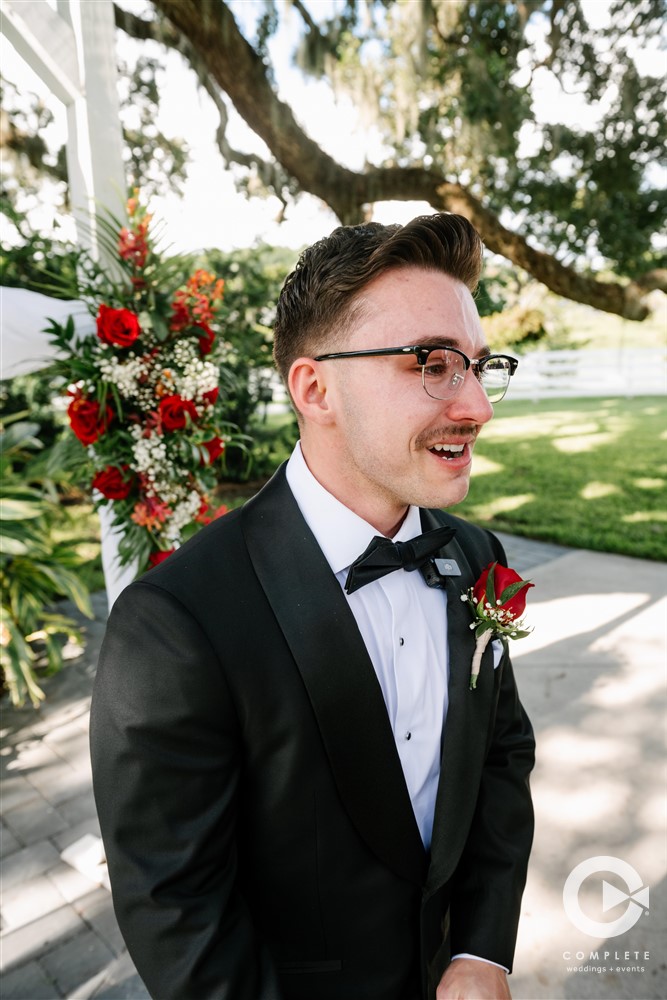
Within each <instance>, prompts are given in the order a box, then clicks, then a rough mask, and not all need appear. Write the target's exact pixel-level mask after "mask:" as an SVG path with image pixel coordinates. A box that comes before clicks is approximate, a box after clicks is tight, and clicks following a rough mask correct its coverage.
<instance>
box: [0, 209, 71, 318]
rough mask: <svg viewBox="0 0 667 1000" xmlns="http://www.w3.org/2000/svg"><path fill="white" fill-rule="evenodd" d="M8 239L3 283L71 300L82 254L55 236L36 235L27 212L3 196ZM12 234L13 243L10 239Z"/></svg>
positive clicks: (0, 269)
mask: <svg viewBox="0 0 667 1000" xmlns="http://www.w3.org/2000/svg"><path fill="white" fill-rule="evenodd" d="M0 217H1V218H2V226H3V232H4V234H5V239H4V240H3V243H2V245H0V274H2V284H3V285H8V286H9V287H13V288H31V289H32V290H33V291H35V292H42V293H43V294H45V295H51V296H52V297H53V298H56V299H67V298H70V297H71V295H70V294H69V290H70V289H71V287H72V286H73V285H74V284H75V282H76V269H77V267H78V265H79V261H80V259H81V251H80V250H78V249H77V248H76V247H74V246H72V245H71V244H68V243H66V242H63V241H61V240H58V239H57V238H56V237H54V236H53V235H42V234H40V233H36V232H34V230H33V229H32V228H31V226H30V225H29V223H28V220H27V218H26V214H25V212H22V211H19V210H18V209H17V208H16V206H15V205H14V204H13V202H12V200H11V199H10V198H8V197H7V196H6V195H4V194H3V195H2V196H1V197H0ZM10 233H11V240H9V239H8V238H7V237H8V236H9V234H10Z"/></svg>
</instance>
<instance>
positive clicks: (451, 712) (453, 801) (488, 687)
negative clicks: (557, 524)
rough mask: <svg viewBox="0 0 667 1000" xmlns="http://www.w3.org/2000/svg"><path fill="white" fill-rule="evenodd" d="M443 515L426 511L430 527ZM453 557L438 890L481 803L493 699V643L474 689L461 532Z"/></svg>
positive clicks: (436, 839)
mask: <svg viewBox="0 0 667 1000" xmlns="http://www.w3.org/2000/svg"><path fill="white" fill-rule="evenodd" d="M441 523H442V522H441V521H438V520H436V518H435V517H434V516H433V515H432V514H430V512H429V511H422V525H423V527H424V528H425V530H427V529H429V528H431V527H437V526H438V525H439V524H441ZM442 556H443V557H444V558H446V559H454V560H456V562H457V563H458V565H459V568H460V570H461V576H456V577H448V578H447V588H446V589H447V634H448V639H449V705H448V708H447V720H446V723H445V731H444V734H443V741H442V758H441V765H440V782H439V785H438V794H437V797H436V803H435V816H434V821H433V839H432V843H431V866H430V868H429V874H428V880H427V890H430V891H435V890H436V889H437V888H439V887H440V886H442V885H444V883H445V882H446V881H447V880H448V879H449V878H450V877H451V875H452V873H453V870H454V868H455V867H456V864H457V862H458V860H459V858H460V856H461V852H462V850H463V847H464V844H465V841H466V837H467V831H468V827H469V824H470V821H471V818H472V814H473V812H474V809H475V805H476V797H475V796H474V795H471V789H474V788H476V787H477V783H478V778H479V773H480V771H481V768H482V766H483V763H484V755H485V751H486V741H487V736H488V725H489V712H490V709H491V701H492V699H493V688H494V684H493V680H494V678H493V653H492V650H491V645H490V644H489V645H488V646H487V648H486V651H485V653H484V656H483V658H482V665H481V670H480V676H479V679H478V682H477V687H476V688H475V690H474V691H471V690H470V668H471V665H472V658H473V654H474V652H475V636H474V632H473V631H472V630H471V629H470V623H471V622H472V614H471V611H470V609H469V607H468V605H467V604H465V603H464V602H463V601H462V600H461V595H462V594H463V593H465V592H466V591H467V590H468V588H469V587H472V585H473V584H474V583H475V579H476V578H475V576H474V574H473V571H472V569H471V567H470V564H469V562H468V560H467V558H466V556H465V554H464V552H463V549H462V548H461V545H460V544H459V542H458V541H457V539H456V537H455V538H453V539H452V541H451V542H450V543H449V544H448V545H446V546H445V547H444V548H443V550H442Z"/></svg>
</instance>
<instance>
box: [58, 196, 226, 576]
mask: <svg viewBox="0 0 667 1000" xmlns="http://www.w3.org/2000/svg"><path fill="white" fill-rule="evenodd" d="M127 210H128V221H129V224H128V225H127V226H122V225H120V224H117V223H114V222H106V223H105V228H104V231H105V233H106V242H107V245H112V246H113V247H114V251H115V253H116V256H117V260H118V271H117V272H116V273H114V274H110V273H109V271H108V270H107V271H106V272H102V271H101V269H100V268H99V266H98V265H96V264H95V263H94V262H92V261H90V260H88V261H87V265H86V267H85V268H84V270H83V277H82V279H81V280H80V286H79V288H78V289H77V294H78V297H79V298H80V299H82V300H83V301H85V302H86V304H87V305H88V307H89V309H90V311H91V312H92V314H93V315H94V316H95V317H96V325H97V336H87V337H84V338H79V339H77V338H76V336H75V331H74V324H73V322H72V320H71V319H70V321H69V322H68V323H67V324H66V325H65V326H60V325H59V324H56V323H54V322H53V321H52V323H51V330H50V332H51V335H52V338H53V340H54V342H55V344H56V346H57V348H58V351H59V354H60V356H61V357H64V360H63V361H62V362H60V363H59V364H58V370H59V371H60V372H65V374H66V376H67V379H68V381H69V383H70V385H69V388H68V390H67V392H68V396H69V405H68V407H67V415H68V417H69V422H70V427H71V429H72V431H73V433H74V434H75V435H76V437H77V438H78V439H79V441H80V442H81V443H82V444H83V445H84V446H85V447H86V448H87V451H88V456H89V458H90V459H91V461H92V464H93V468H94V470H95V472H94V475H93V477H92V480H91V486H92V487H93V490H94V491H95V494H94V495H95V501H96V505H97V506H100V505H106V504H113V525H114V526H115V527H117V528H118V529H119V530H120V532H121V536H122V537H121V539H120V543H119V556H120V562H121V563H122V564H124V563H128V562H131V561H134V560H138V563H139V568H140V570H143V569H145V568H146V567H147V566H149V565H156V564H157V563H158V562H160V561H162V560H163V559H164V558H166V557H167V556H168V555H169V554H170V553H171V552H173V551H174V549H175V548H177V547H178V546H179V544H180V543H181V542H182V541H183V539H184V538H185V537H186V536H187V535H188V534H191V533H192V532H193V531H194V530H196V529H197V527H198V526H199V525H202V524H206V523H208V522H209V521H211V520H212V519H213V518H214V517H217V516H219V515H220V514H222V513H224V512H225V510H226V508H224V507H222V508H218V509H217V510H214V509H213V505H212V502H211V490H212V489H213V487H214V486H215V485H216V481H217V476H216V463H218V464H219V459H220V457H221V455H222V454H223V452H224V449H225V444H226V443H227V442H228V441H229V439H230V438H231V437H232V436H233V431H232V429H231V428H230V426H229V425H227V424H225V422H224V420H223V419H222V406H221V400H220V398H219V392H220V381H221V374H224V359H225V351H226V345H225V344H224V342H223V340H222V337H221V335H220V331H219V329H218V326H217V314H218V311H219V308H220V303H221V301H222V296H223V281H222V279H216V277H215V276H214V275H212V274H208V273H207V272H206V271H203V270H197V271H195V272H194V273H193V274H192V275H191V276H190V277H188V278H187V280H185V281H184V280H183V278H184V273H186V272H184V267H185V262H184V260H183V259H182V258H180V259H179V258H163V257H161V255H160V254H159V253H158V251H157V249H156V245H155V241H154V239H153V236H152V232H151V216H150V215H149V214H148V213H147V211H146V209H145V208H144V207H143V206H142V205H141V204H140V202H139V200H138V199H137V198H136V197H134V198H131V199H130V200H129V202H128V206H127Z"/></svg>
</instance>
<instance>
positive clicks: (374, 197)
mask: <svg viewBox="0 0 667 1000" xmlns="http://www.w3.org/2000/svg"><path fill="white" fill-rule="evenodd" d="M153 4H154V6H155V7H156V8H157V9H158V10H160V11H161V12H162V13H164V14H165V15H166V16H167V17H168V18H169V20H170V21H171V23H172V25H173V27H174V28H175V29H176V30H177V31H178V32H179V33H180V34H181V35H182V36H184V37H185V38H186V39H187V41H188V42H189V45H190V46H191V48H192V49H193V50H194V51H195V52H196V53H197V58H198V59H200V60H201V62H202V64H203V66H204V68H205V71H206V73H207V74H210V76H211V77H212V78H213V79H214V80H215V81H216V83H217V84H218V86H219V87H220V88H221V89H222V90H223V91H224V92H225V93H226V94H227V95H228V96H229V97H230V98H231V100H232V102H233V103H234V105H235V107H236V109H237V111H238V112H239V114H240V115H241V117H242V118H244V120H245V121H246V123H247V124H248V125H249V126H250V128H252V129H253V131H255V132H256V133H257V135H259V136H260V137H261V138H262V139H263V140H264V142H265V143H266V145H267V146H268V147H269V149H270V150H271V152H272V154H273V155H274V156H275V158H276V159H277V160H278V162H279V163H280V164H281V165H282V167H283V168H284V169H285V170H286V171H287V173H288V174H290V175H291V176H292V177H294V178H295V179H296V181H297V182H298V184H299V187H300V188H301V190H304V191H309V192H310V193H311V194H314V195H316V196H317V197H319V198H321V199H322V200H323V201H324V202H325V203H326V204H328V205H329V206H330V207H331V209H332V210H333V211H334V212H335V213H336V215H337V216H338V218H339V219H340V220H341V222H343V223H344V224H348V223H353V222H357V221H359V220H360V219H362V218H363V217H364V207H365V206H366V205H368V204H369V203H372V202H374V201H382V200H391V199H397V200H403V201H411V200H425V201H428V203H429V204H430V205H432V206H433V208H434V209H436V210H439V211H447V212H456V213H459V214H461V215H465V216H466V217H467V218H468V219H469V220H470V221H471V222H472V223H473V225H474V226H475V227H476V228H477V230H478V231H479V233H480V235H481V237H482V239H483V240H484V242H485V244H486V245H487V247H488V248H489V249H490V250H492V251H494V252H495V253H499V254H502V255H503V256H504V257H507V258H508V259H509V260H511V261H512V262H513V263H515V264H517V265H519V266H520V267H522V268H525V269H526V270H527V271H529V272H530V274H532V275H533V277H535V278H537V279H538V280H539V281H541V282H543V283H544V284H545V285H546V286H547V287H548V288H550V289H551V290H552V291H554V292H556V293H557V294H559V295H563V296H565V297H567V298H570V299H573V300H574V301H576V302H584V303H587V304H589V305H592V306H594V307H595V308H597V309H602V310H604V311H606V312H611V313H616V314H618V315H620V316H623V317H625V318H626V319H633V320H642V319H644V318H645V317H646V316H647V315H648V313H649V308H648V306H647V305H646V302H645V295H646V287H645V286H644V285H643V284H641V283H639V282H629V283H628V284H626V285H621V284H618V283H610V282H603V281H599V280H598V279H596V278H593V277H589V276H587V275H582V274H580V273H579V272H577V271H576V270H574V268H572V267H568V266H566V265H564V264H562V263H561V262H560V261H558V260H557V259H556V258H555V257H553V256H552V255H550V254H547V253H544V252H543V251H540V250H537V249H536V248H534V247H532V246H531V245H530V244H529V243H528V241H527V240H526V239H525V238H524V237H523V236H521V235H520V234H518V233H515V232H512V231H511V230H509V229H507V228H506V227H505V226H503V225H502V224H501V222H500V220H499V219H498V217H497V215H496V214H495V213H493V212H491V211H490V210H489V209H488V208H486V207H485V206H484V205H483V204H482V203H481V202H480V201H479V200H478V199H477V198H475V197H474V196H473V195H472V194H471V193H470V192H469V191H468V190H467V189H466V188H465V187H463V186H462V185H461V184H458V183H456V182H453V181H451V180H448V179H447V178H446V177H445V176H444V175H443V174H441V173H438V172H437V171H434V170H430V169H427V168H423V167H419V166H415V167H411V168H405V169H404V168H394V167H392V168H372V169H369V170H367V171H364V172H356V171H353V170H349V169H348V168H346V167H343V166H341V165H340V164H339V163H337V162H336V161H335V160H334V159H333V158H332V157H331V156H329V155H328V154H327V153H325V152H324V150H322V149H321V148H320V147H319V146H318V145H317V143H315V142H313V140H312V139H311V138H310V137H309V136H308V135H306V133H305V132H304V130H303V129H302V128H301V126H300V125H299V124H298V122H297V120H296V118H295V117H294V114H293V113H292V110H291V108H290V107H289V106H288V105H287V104H285V103H284V102H283V101H281V100H280V99H279V98H278V97H277V95H276V94H275V93H274V91H273V89H272V87H271V85H270V83H269V78H268V74H267V71H266V66H265V65H264V63H263V61H262V59H260V57H259V56H258V55H257V53H256V52H255V50H254V49H253V48H252V47H251V46H250V45H249V44H248V42H247V41H246V39H245V38H244V37H243V35H242V34H241V32H240V31H239V29H238V26H237V24H236V21H235V20H234V17H233V15H232V13H231V11H230V10H229V8H228V7H227V6H226V4H225V3H224V2H223V0H217V2H212V0H211V2H207V3H205V4H202V3H200V0H153ZM656 280H657V279H656ZM660 287H662V286H660Z"/></svg>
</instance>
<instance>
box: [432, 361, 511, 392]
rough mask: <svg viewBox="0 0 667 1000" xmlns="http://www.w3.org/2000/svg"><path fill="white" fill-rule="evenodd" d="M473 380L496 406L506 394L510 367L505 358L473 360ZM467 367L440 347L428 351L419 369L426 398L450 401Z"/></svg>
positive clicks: (460, 383)
mask: <svg viewBox="0 0 667 1000" xmlns="http://www.w3.org/2000/svg"><path fill="white" fill-rule="evenodd" d="M471 368H472V369H473V371H472V372H471V376H472V377H476V378H477V379H478V380H479V382H481V384H482V387H483V389H484V391H485V392H486V395H487V397H488V399H489V401H490V402H491V403H499V402H500V400H501V399H502V398H503V396H504V395H505V393H506V392H507V387H508V385H509V381H510V375H511V368H510V363H509V361H508V360H507V359H506V358H502V357H490V358H482V359H481V360H480V361H473V362H472V364H471ZM465 376H466V366H465V362H464V360H463V358H462V357H461V355H460V354H457V353H456V352H455V351H448V350H447V348H442V349H440V350H437V351H431V353H430V354H429V355H428V357H427V358H426V364H425V365H424V366H423V368H422V382H423V384H424V388H425V389H426V391H427V393H428V394H429V396H432V397H433V398H434V399H449V397H450V396H453V395H454V394H455V393H456V392H458V390H459V389H460V388H461V386H462V385H463V380H464V378H465Z"/></svg>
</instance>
